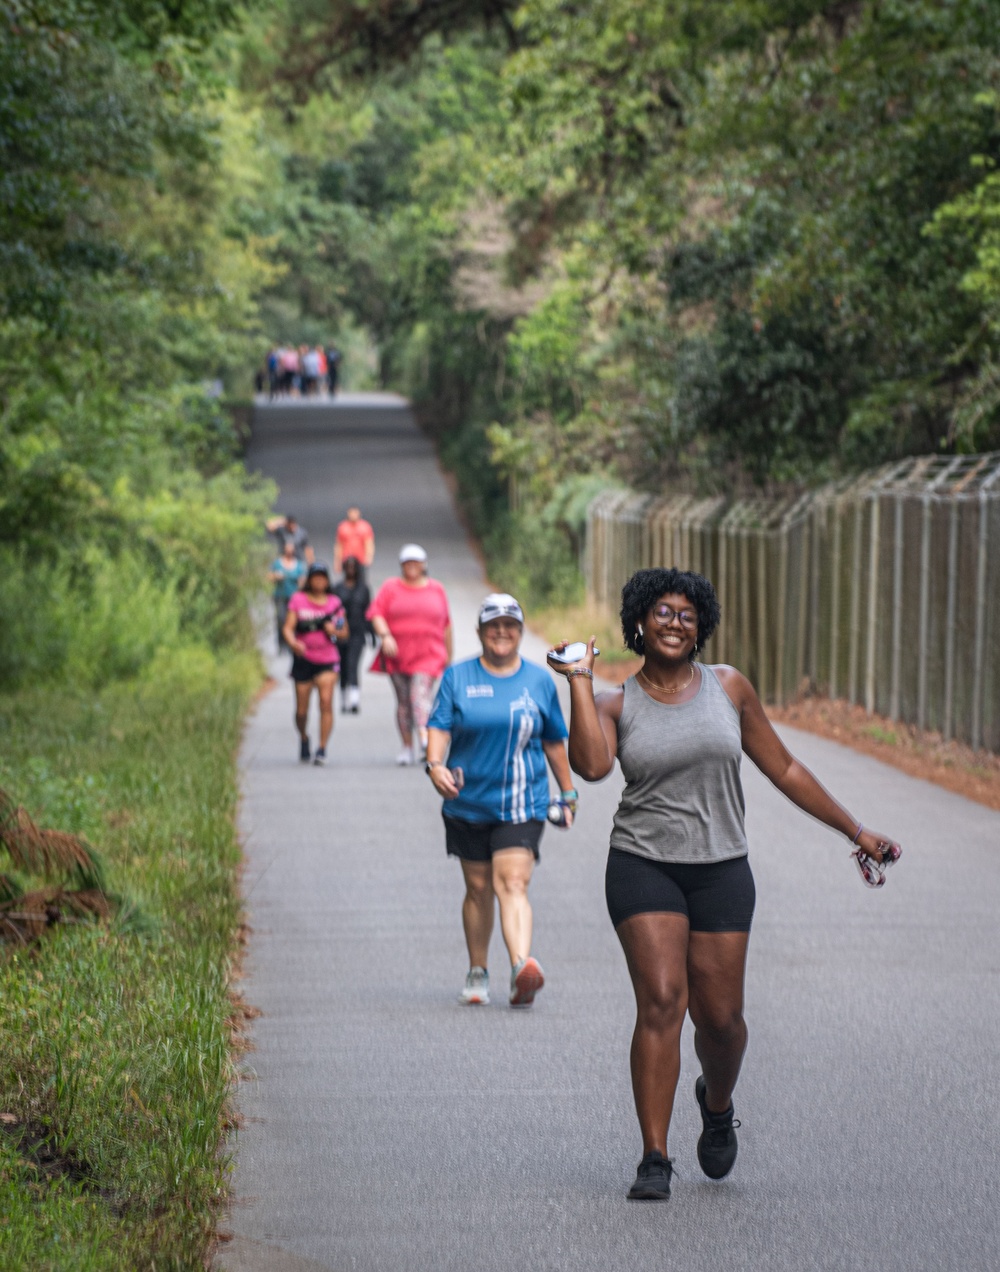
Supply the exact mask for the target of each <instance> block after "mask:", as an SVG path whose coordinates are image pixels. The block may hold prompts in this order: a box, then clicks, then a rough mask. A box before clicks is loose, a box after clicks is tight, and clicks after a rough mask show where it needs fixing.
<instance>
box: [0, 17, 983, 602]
mask: <svg viewBox="0 0 1000 1272" xmlns="http://www.w3.org/2000/svg"><path fill="white" fill-rule="evenodd" d="M0 14H2V18H0V68H2V70H3V74H2V76H0V84H2V87H0V151H2V164H0V168H2V172H3V177H2V181H0V188H2V190H3V199H2V200H0V262H2V265H3V268H2V269H0V321H2V322H3V324H4V332H5V339H4V341H3V347H2V353H0V395H2V413H0V465H2V466H3V471H4V473H5V477H6V481H5V492H6V493H5V495H4V496H3V498H2V500H0V542H6V543H8V544H17V545H21V547H22V548H23V546H24V545H25V544H29V545H34V546H33V548H32V550H37V551H43V550H44V551H52V550H53V544H54V543H56V542H58V543H59V545H60V547H64V546H65V543H66V541H67V539H70V540H72V539H74V538H75V537H79V536H82V537H83V539H85V540H86V541H87V542H90V540H91V539H92V538H93V536H94V535H97V534H98V533H99V530H100V527H101V526H104V527H105V530H100V533H101V534H105V533H108V534H111V533H112V532H111V531H109V530H107V527H108V526H113V525H115V524H118V523H116V517H119V516H120V514H121V508H122V506H123V505H121V504H119V503H116V499H117V496H116V495H115V494H114V491H116V490H118V489H120V488H121V484H120V483H121V481H122V479H123V478H127V483H128V485H129V488H130V489H132V490H142V491H143V492H146V495H148V494H150V493H151V492H153V491H154V490H155V489H157V484H158V483H160V482H162V481H165V480H167V479H166V478H165V477H164V476H163V473H164V472H165V471H166V469H165V468H164V463H166V462H167V461H166V458H165V457H167V456H169V457H171V458H170V461H169V463H167V467H168V468H169V469H170V471H171V472H172V473H174V474H176V472H177V471H179V470H178V468H177V465H176V462H175V460H176V457H177V456H178V455H183V457H184V459H183V463H184V464H187V465H190V471H191V472H194V473H198V474H200V475H201V479H203V480H214V475H217V474H218V473H220V472H221V471H222V470H223V469H224V468H225V466H226V464H227V463H228V462H229V457H231V453H232V447H231V437H230V433H229V429H228V424H227V421H226V417H225V415H224V413H223V412H222V411H220V409H219V407H218V404H217V403H214V402H212V401H211V400H209V399H207V398H206V396H205V393H204V390H203V384H204V382H205V380H206V379H215V378H221V379H222V381H223V382H224V383H225V384H226V385H227V386H228V388H229V391H230V392H231V393H233V392H245V389H246V386H247V385H248V384H249V378H250V372H251V367H252V365H253V363H254V362H256V361H258V360H259V357H260V354H261V352H262V350H263V348H264V346H265V343H266V342H268V341H274V340H277V341H295V342H298V341H301V340H310V341H312V340H317V339H321V338H322V339H325V338H329V337H330V336H331V335H332V334H333V335H339V336H340V338H341V339H342V341H343V342H344V343H345V344H346V345H347V347H348V357H347V359H346V364H347V372H348V375H349V376H352V375H353V376H354V379H355V382H356V383H358V382H360V381H361V380H362V379H363V378H364V377H365V376H366V375H367V376H369V377H370V378H372V379H374V380H376V381H378V382H381V383H383V384H386V385H391V386H393V387H396V388H399V389H402V390H403V391H405V392H408V393H409V394H410V395H411V396H412V397H413V399H414V401H415V403H416V405H417V407H418V410H419V412H420V414H421V418H422V420H423V421H424V423H425V425H426V427H427V428H428V429H429V430H430V431H431V432H432V434H433V435H434V436H435V437H436V438H437V440H438V442H439V445H440V447H441V451H442V455H443V456H444V458H445V460H446V462H448V463H449V464H451V465H452V466H453V467H454V468H455V470H456V472H457V473H458V476H459V483H460V490H461V493H462V497H463V498H464V500H465V502H466V504H467V507H468V510H469V511H470V514H471V515H472V517H473V519H474V521H475V524H476V525H477V527H478V528H479V529H480V531H481V532H482V533H483V534H484V536H485V537H486V538H487V540H488V542H487V546H488V548H489V547H490V544H493V545H494V550H495V552H496V554H497V559H499V560H503V561H504V562H505V563H506V565H505V568H508V569H510V570H513V571H514V577H515V578H516V579H523V580H524V584H523V585H526V586H528V587H529V588H530V589H532V590H534V591H536V592H537V593H539V594H543V593H545V592H547V591H548V592H551V591H552V590H556V591H558V590H560V589H562V590H565V586H566V580H567V579H569V578H570V577H571V576H572V572H573V571H572V554H573V550H574V547H575V543H576V540H575V536H576V535H577V534H578V532H579V526H580V516H581V509H582V508H583V507H584V506H585V503H586V496H587V494H588V492H590V491H592V490H593V488H594V485H595V483H596V482H598V481H602V480H603V481H623V482H627V483H631V484H634V485H636V486H639V487H641V488H646V489H664V488H665V487H666V486H668V485H675V486H678V485H680V486H684V487H687V488H693V489H711V490H718V489H731V488H736V487H741V486H742V487H745V486H747V485H751V484H754V485H757V486H771V487H773V486H786V485H788V484H802V483H810V482H814V481H817V480H821V479H823V478H825V477H827V476H830V475H833V474H836V473H839V472H842V471H849V470H851V469H857V468H859V467H863V466H867V465H871V464H874V463H877V462H880V461H882V460H885V459H889V458H892V457H894V456H902V455H906V454H911V453H917V452H927V451H946V452H947V451H951V452H954V451H972V450H983V449H989V448H992V447H995V446H997V445H1000V348H998V341H1000V175H998V172H997V162H998V158H1000V25H998V24H997V22H996V20H995V18H996V10H995V5H994V4H993V3H992V2H991V0H879V2H878V3H875V2H874V0H868V2H863V0H839V2H829V3H822V2H820V0H726V2H724V3H718V2H715V0H664V3H662V4H659V5H654V6H636V5H634V4H632V3H627V2H626V0H602V2H601V3H595V2H594V0H574V2H573V3H572V4H567V3H564V2H563V0H559V2H557V0H525V3H521V4H516V3H508V0H323V2H322V3H319V0H254V2H253V3H252V4H250V5H248V6H246V7H242V6H237V5H235V4H232V3H229V2H228V0H182V2H180V3H176V2H175V3H171V4H169V5H168V4H165V3H160V2H158V0H114V2H113V3H110V4H102V5H100V6H97V5H93V4H91V3H88V2H87V0H37V2H35V0H31V2H29V0H4V3H3V6H2V9H0ZM369 355H370V359H371V364H370V368H369V366H368V359H369ZM154 455H156V456H159V457H160V459H154V458H153V456H154ZM168 484H169V482H168ZM146 495H144V496H143V497H146ZM85 511H89V512H92V513H95V515H94V516H92V517H90V518H89V520H88V519H86V518H84V517H83V516H82V515H81V514H82V513H83V512H85ZM130 515H131V514H130ZM529 523H530V524H529ZM84 526H85V527H86V530H85V531H84V530H83V529H82V527H84ZM540 531H541V533H539V532H540ZM113 537H114V536H113V534H112V538H113ZM540 540H542V541H544V542H545V543H546V544H549V543H552V544H554V545H556V546H555V547H553V548H552V549H551V551H550V550H549V549H548V548H547V549H546V550H545V551H544V552H543V553H542V555H541V558H539V559H535V556H533V555H532V553H531V552H527V553H525V554H524V556H523V559H522V556H521V548H520V547H519V546H518V545H520V544H524V543H526V542H530V543H532V544H534V545H536V547H535V548H534V549H533V550H532V551H533V552H536V553H537V544H538V542H539V541H540ZM46 545H48V546H47V547H46ZM519 571H520V573H518V572H519Z"/></svg>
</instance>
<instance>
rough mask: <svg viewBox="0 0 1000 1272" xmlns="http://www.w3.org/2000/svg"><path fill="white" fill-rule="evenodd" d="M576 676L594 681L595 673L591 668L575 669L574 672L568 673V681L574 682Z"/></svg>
mask: <svg viewBox="0 0 1000 1272" xmlns="http://www.w3.org/2000/svg"><path fill="white" fill-rule="evenodd" d="M574 676H586V677H587V679H588V680H593V679H594V673H593V672H592V671H591V670H590V668H589V667H574V668H573V670H572V671H567V673H566V679H567V680H572V679H573V677H574Z"/></svg>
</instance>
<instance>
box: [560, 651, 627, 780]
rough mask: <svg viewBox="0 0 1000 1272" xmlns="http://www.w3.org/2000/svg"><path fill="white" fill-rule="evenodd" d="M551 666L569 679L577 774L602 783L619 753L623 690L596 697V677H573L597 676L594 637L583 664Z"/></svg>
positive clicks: (572, 746) (572, 760) (571, 753)
mask: <svg viewBox="0 0 1000 1272" xmlns="http://www.w3.org/2000/svg"><path fill="white" fill-rule="evenodd" d="M565 645H566V642H565V641H562V642H560V644H558V645H556V649H557V650H562V649H563V648H564V647H565ZM549 666H550V667H551V669H552V670H553V671H556V672H558V673H559V674H560V675H562V676H566V677H567V678H568V680H569V700H570V716H569V762H570V764H571V766H572V768H573V772H574V773H579V774H580V776H581V777H582V778H583V780H584V781H585V782H599V781H600V780H601V778H604V777H607V775H608V774H609V773H610V772H611V770H612V768H613V767H614V763H615V757H616V755H617V754H618V719H619V717H620V715H621V703H622V697H623V694H622V691H621V690H620V689H616V690H614V691H612V692H611V693H602V694H598V695H597V696H596V697H595V696H594V681H593V678H592V675H591V676H585V675H573V674H572V673H573V672H575V671H577V670H578V669H582V670H585V671H589V672H591V673H593V670H594V637H593V636H591V638H590V641H589V642H588V645H587V652H586V654H584V656H583V657H582V658H581V659H580V661H579V662H575V663H570V664H566V663H554V662H549Z"/></svg>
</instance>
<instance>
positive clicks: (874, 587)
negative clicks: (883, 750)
mask: <svg viewBox="0 0 1000 1272" xmlns="http://www.w3.org/2000/svg"><path fill="white" fill-rule="evenodd" d="M880 506H881V501H880V499H879V497H878V495H877V494H876V495H873V496H872V516H871V530H870V533H869V539H870V542H869V544H868V614H867V619H868V622H867V629H868V630H867V644H868V647H867V649H866V650H865V710H866V711H867V712H868V714H869V715H872V714H873V713H874V711H875V635H876V628H875V618H876V615H877V614H878V557H879V508H880Z"/></svg>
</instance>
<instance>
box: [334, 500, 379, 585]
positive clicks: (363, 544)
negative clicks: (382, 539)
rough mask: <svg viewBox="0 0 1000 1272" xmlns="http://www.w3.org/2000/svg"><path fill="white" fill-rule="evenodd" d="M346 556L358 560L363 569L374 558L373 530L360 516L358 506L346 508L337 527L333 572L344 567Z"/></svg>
mask: <svg viewBox="0 0 1000 1272" xmlns="http://www.w3.org/2000/svg"><path fill="white" fill-rule="evenodd" d="M348 557H354V558H355V559H356V560H358V561H360V563H361V566H362V568H363V569H367V567H368V566H369V565H371V563H372V561H374V560H375V531H374V530H373V529H372V528H371V525H370V523H369V522H367V521H365V519H364V518H363V517H362V515H361V509H360V508H348V510H347V516H346V517H345V519H344V520H343V521H342V522H341V523H340V525H339V526H338V527H337V536H336V539H335V540H334V544H333V569H334V573H337V572H339V571H341V570H342V569H343V568H344V562H345V561H346V560H347V558H348Z"/></svg>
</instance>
